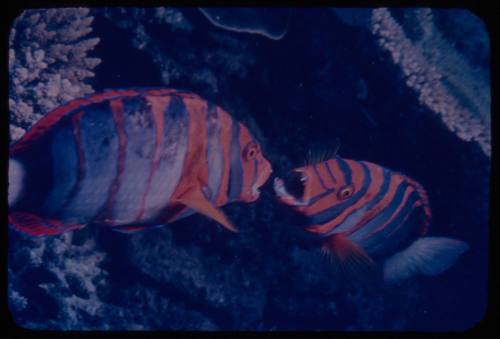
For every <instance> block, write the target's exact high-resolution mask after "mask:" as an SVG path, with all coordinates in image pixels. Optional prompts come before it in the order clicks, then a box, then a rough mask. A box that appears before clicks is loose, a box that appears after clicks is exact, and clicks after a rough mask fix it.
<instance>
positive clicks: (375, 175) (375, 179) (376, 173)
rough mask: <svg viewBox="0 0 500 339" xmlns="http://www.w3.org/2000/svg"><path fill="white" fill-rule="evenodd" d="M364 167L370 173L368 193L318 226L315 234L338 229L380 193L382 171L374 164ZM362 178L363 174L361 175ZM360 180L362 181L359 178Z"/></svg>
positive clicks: (367, 164)
mask: <svg viewBox="0 0 500 339" xmlns="http://www.w3.org/2000/svg"><path fill="white" fill-rule="evenodd" d="M365 165H366V166H367V167H368V170H369V171H370V175H371V178H372V181H371V184H370V186H369V187H368V191H367V192H366V193H365V195H364V196H363V197H361V198H360V199H359V200H358V202H356V203H355V204H354V205H352V206H350V207H348V208H346V209H345V210H344V211H342V213H341V214H340V215H339V216H338V217H337V218H334V219H332V220H330V221H329V222H328V223H326V224H323V225H321V226H319V227H318V228H317V229H316V231H317V232H316V233H328V232H330V231H332V230H333V229H334V228H336V227H338V226H339V225H340V224H342V223H343V222H344V221H345V220H346V219H347V218H348V217H349V216H350V215H351V214H352V213H354V212H355V211H356V210H358V209H360V208H362V207H363V206H364V205H365V204H367V203H368V202H370V200H371V199H373V197H374V196H375V195H376V194H377V193H378V192H379V191H380V189H381V188H382V184H383V182H384V180H383V178H384V172H383V170H382V169H381V168H380V167H379V166H376V165H374V164H371V163H367V162H365ZM362 176H363V177H364V174H363V175H362ZM360 180H364V178H363V179H361V178H360ZM359 223H360V222H358V223H357V224H356V225H358V224H359Z"/></svg>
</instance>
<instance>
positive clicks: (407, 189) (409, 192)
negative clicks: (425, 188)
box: [363, 186, 415, 240]
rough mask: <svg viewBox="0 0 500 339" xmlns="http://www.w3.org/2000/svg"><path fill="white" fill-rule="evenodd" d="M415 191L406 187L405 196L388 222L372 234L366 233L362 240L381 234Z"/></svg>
mask: <svg viewBox="0 0 500 339" xmlns="http://www.w3.org/2000/svg"><path fill="white" fill-rule="evenodd" d="M413 191H415V190H414V189H413V187H411V186H408V187H407V188H406V191H405V194H404V196H403V200H402V201H401V203H400V204H399V206H398V208H397V209H396V210H395V211H394V213H393V214H392V215H391V217H390V218H389V220H387V221H386V222H385V223H384V224H382V225H381V226H379V227H378V228H376V229H375V230H373V231H372V232H370V233H368V234H367V235H365V236H364V237H363V240H364V239H367V238H369V237H371V236H373V235H375V234H377V233H379V232H381V231H382V230H383V229H384V228H385V227H386V226H387V225H389V224H390V223H391V222H392V221H393V220H394V219H395V218H396V217H397V216H398V214H399V212H401V210H402V209H403V207H404V206H405V205H406V202H407V201H408V198H409V196H410V194H411V193H412V192H413Z"/></svg>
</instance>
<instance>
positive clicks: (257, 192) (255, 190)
mask: <svg viewBox="0 0 500 339" xmlns="http://www.w3.org/2000/svg"><path fill="white" fill-rule="evenodd" d="M250 196H251V198H250V199H252V200H251V201H255V200H257V199H259V197H260V189H259V186H258V185H257V184H253V185H252V187H251V190H250Z"/></svg>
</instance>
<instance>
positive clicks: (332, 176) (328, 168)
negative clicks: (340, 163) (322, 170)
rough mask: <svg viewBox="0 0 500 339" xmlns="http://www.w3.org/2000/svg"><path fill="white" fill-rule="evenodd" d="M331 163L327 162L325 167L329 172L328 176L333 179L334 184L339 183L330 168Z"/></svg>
mask: <svg viewBox="0 0 500 339" xmlns="http://www.w3.org/2000/svg"><path fill="white" fill-rule="evenodd" d="M328 162H329V161H325V167H326V170H327V171H328V174H329V175H330V178H332V181H333V182H334V183H337V179H336V178H335V175H333V171H332V169H331V168H330V164H329V163H328Z"/></svg>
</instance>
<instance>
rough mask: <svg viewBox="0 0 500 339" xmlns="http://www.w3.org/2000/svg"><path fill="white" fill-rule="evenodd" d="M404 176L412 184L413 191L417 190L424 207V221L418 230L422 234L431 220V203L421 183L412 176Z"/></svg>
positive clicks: (425, 231)
mask: <svg viewBox="0 0 500 339" xmlns="http://www.w3.org/2000/svg"><path fill="white" fill-rule="evenodd" d="M405 178H406V180H407V181H408V183H409V184H410V185H412V186H413V188H414V189H415V191H417V194H418V196H419V198H420V201H421V202H422V207H423V209H424V214H425V220H424V223H423V225H422V229H421V231H420V234H421V235H423V234H425V233H427V230H428V229H429V225H430V222H431V217H432V213H431V205H430V203H429V197H428V196H427V192H426V191H425V189H424V188H423V187H422V185H420V183H419V182H417V181H415V180H413V179H412V178H410V177H408V176H405Z"/></svg>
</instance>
